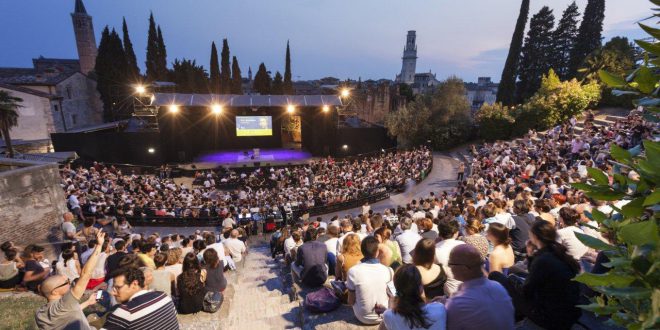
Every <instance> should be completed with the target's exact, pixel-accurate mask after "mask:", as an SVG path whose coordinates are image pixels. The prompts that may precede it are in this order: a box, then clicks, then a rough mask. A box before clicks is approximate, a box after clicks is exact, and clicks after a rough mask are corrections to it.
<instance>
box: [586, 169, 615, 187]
mask: <svg viewBox="0 0 660 330" xmlns="http://www.w3.org/2000/svg"><path fill="white" fill-rule="evenodd" d="M587 173H589V176H590V177H591V178H592V179H594V181H596V183H597V184H600V185H609V184H610V181H609V179H608V178H607V174H605V173H603V171H601V170H599V169H597V168H594V167H589V168H587Z"/></svg>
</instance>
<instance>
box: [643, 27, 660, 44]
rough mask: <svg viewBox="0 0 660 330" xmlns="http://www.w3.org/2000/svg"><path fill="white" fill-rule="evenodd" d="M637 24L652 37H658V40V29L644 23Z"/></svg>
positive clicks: (659, 31)
mask: <svg viewBox="0 0 660 330" xmlns="http://www.w3.org/2000/svg"><path fill="white" fill-rule="evenodd" d="M639 26H640V27H641V28H642V30H644V31H646V33H648V34H650V35H652V36H653V38H656V39H659V40H660V30H658V29H654V28H652V27H650V26H648V25H644V24H642V23H639Z"/></svg>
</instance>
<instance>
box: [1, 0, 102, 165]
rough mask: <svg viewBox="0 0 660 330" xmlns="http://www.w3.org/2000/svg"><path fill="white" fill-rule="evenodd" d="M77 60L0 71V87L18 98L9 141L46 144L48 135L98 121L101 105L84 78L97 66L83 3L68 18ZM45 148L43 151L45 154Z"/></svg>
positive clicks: (79, 0)
mask: <svg viewBox="0 0 660 330" xmlns="http://www.w3.org/2000/svg"><path fill="white" fill-rule="evenodd" d="M71 16H72V19H73V28H74V32H75V38H76V44H77V46H78V54H79V56H80V58H79V59H55V58H44V57H43V56H42V57H39V58H36V59H33V60H32V67H31V68H7V67H4V68H3V67H0V89H2V90H6V91H8V92H9V93H10V94H11V95H13V96H16V97H20V98H22V99H23V102H22V104H21V105H22V107H21V108H19V111H18V112H19V118H18V126H17V127H14V128H12V129H11V131H10V135H11V137H12V139H16V140H20V141H18V142H23V143H27V142H30V141H33V142H35V143H36V142H37V141H39V143H42V142H43V141H47V142H48V143H46V145H50V142H49V141H50V134H51V133H61V132H67V131H70V130H73V129H80V128H84V127H89V126H94V125H98V124H101V123H102V122H103V103H102V102H101V98H100V95H99V93H98V91H97V89H96V80H94V79H93V78H92V77H90V76H89V75H88V73H89V72H91V71H93V69H94V65H95V62H96V41H95V38H94V29H93V26H92V25H91V24H92V19H91V17H90V16H89V15H87V12H86V10H85V7H84V5H83V3H82V0H76V2H75V10H74V12H73V13H72V14H71ZM47 151H50V150H43V152H47Z"/></svg>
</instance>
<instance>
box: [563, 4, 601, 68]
mask: <svg viewBox="0 0 660 330" xmlns="http://www.w3.org/2000/svg"><path fill="white" fill-rule="evenodd" d="M604 19H605V0H589V2H587V7H586V8H585V9H584V16H583V17H582V23H580V29H579V30H578V35H577V38H576V40H575V46H574V47H573V51H572V53H571V65H570V76H571V77H575V76H576V75H577V72H578V69H579V68H580V66H581V65H582V63H583V62H584V60H585V59H586V58H587V56H588V55H589V54H591V53H592V52H593V51H595V50H597V49H599V48H600V47H601V46H602V36H601V33H602V32H603V20H604Z"/></svg>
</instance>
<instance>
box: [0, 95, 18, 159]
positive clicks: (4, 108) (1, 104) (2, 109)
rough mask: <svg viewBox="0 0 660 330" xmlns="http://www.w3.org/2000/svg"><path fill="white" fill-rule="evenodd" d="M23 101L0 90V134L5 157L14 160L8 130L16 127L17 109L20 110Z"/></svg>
mask: <svg viewBox="0 0 660 330" xmlns="http://www.w3.org/2000/svg"><path fill="white" fill-rule="evenodd" d="M22 102H23V99H21V98H20V97H16V96H12V95H11V94H10V93H9V92H7V91H4V90H0V133H2V138H3V139H4V141H5V146H6V149H7V156H8V157H9V158H14V147H13V146H12V144H11V136H9V130H11V128H12V127H16V126H18V108H21V107H22V105H21V103H22Z"/></svg>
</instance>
